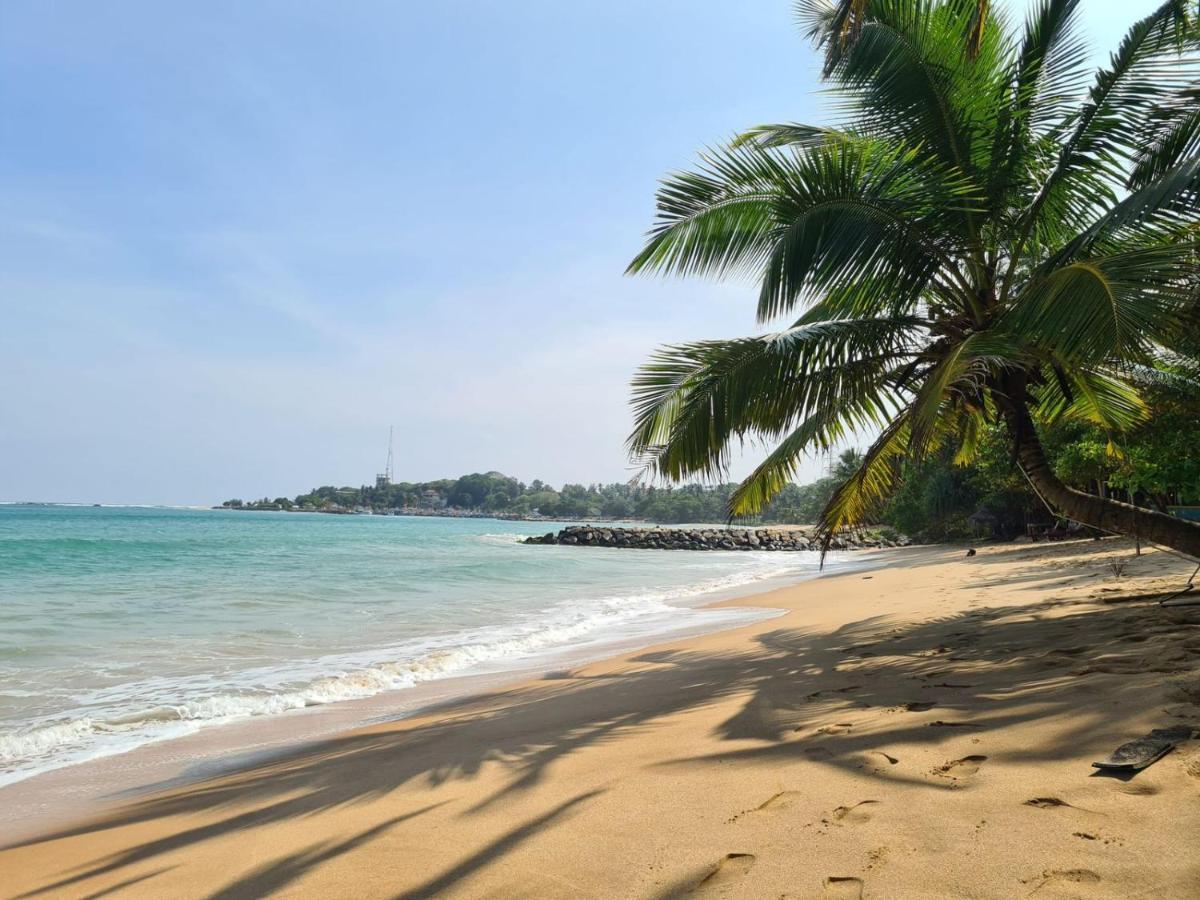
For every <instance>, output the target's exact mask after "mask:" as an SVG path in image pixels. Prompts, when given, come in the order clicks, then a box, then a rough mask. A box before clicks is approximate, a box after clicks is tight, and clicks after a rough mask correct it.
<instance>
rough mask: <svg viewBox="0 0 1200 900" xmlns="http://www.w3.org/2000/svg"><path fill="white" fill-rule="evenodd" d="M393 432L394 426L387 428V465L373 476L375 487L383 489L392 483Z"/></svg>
mask: <svg viewBox="0 0 1200 900" xmlns="http://www.w3.org/2000/svg"><path fill="white" fill-rule="evenodd" d="M394 431H395V426H392V425H389V426H388V455H387V465H386V466H384V468H383V471H382V472H380V473H379V474H378V475H376V476H375V487H376V488H385V487H387V486H388V485H390V484H391V483H392V435H393V433H394Z"/></svg>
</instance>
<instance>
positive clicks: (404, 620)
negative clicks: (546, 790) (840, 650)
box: [0, 505, 817, 783]
mask: <svg viewBox="0 0 1200 900" xmlns="http://www.w3.org/2000/svg"><path fill="white" fill-rule="evenodd" d="M552 527H554V528H557V527H558V526H557V525H552V524H550V523H545V522H537V523H533V522H502V521H497V520H491V519H444V518H408V517H401V516H396V517H392V516H331V515H320V514H301V513H293V514H285V513H271V512H228V511H214V510H194V509H177V508H133V507H117V508H108V507H106V508H94V507H72V506H31V505H3V506H0V783H6V782H11V781H15V780H19V779H21V778H23V777H26V776H28V775H30V774H34V773H36V772H38V771H43V770H46V769H50V768H56V767H59V766H62V765H66V764H69V763H72V762H76V761H80V760H84V759H89V758H94V757H98V756H104V755H109V754H113V753H119V752H122V751H125V750H128V749H131V748H133V747H136V746H138V745H139V744H143V743H147V742H150V741H155V740H161V739H164V738H169V737H173V736H177V735H182V734H186V733H189V732H191V731H194V730H196V729H198V728H201V727H204V726H210V725H217V724H221V723H225V722H230V721H234V720H236V719H242V718H247V717H251V716H271V715H280V714H285V713H290V712H291V711H294V710H298V709H302V708H304V707H308V706H314V705H320V704H326V703H330V702H334V701H338V700H347V699H353V698H360V697H367V696H371V695H374V694H378V693H381V692H384V691H395V690H403V689H404V688H407V687H411V686H413V685H416V684H418V683H421V682H426V681H431V680H435V679H442V678H447V677H450V676H456V675H468V674H481V673H495V672H503V671H509V670H517V669H529V668H530V667H536V666H537V665H539V664H542V665H546V666H550V665H552V664H553V661H554V660H555V658H559V659H562V658H566V657H564V654H566V653H574V654H580V653H586V652H592V653H595V654H597V655H598V654H600V653H602V652H603V650H604V648H605V647H610V648H611V647H612V646H614V645H615V643H616V642H621V641H624V642H628V641H630V640H634V641H644V642H645V643H650V642H651V641H652V640H653V639H654V638H656V637H658V636H665V635H668V634H671V633H677V632H679V631H683V630H697V629H707V628H718V627H723V626H726V625H729V624H734V623H737V622H741V621H747V620H748V619H749V618H753V617H754V616H755V615H757V614H758V613H757V612H756V611H753V610H746V609H725V608H718V609H697V608H695V605H696V604H698V603H702V602H705V601H707V600H709V599H712V598H713V597H714V596H716V595H717V592H721V591H725V592H737V593H746V592H747V591H746V588H747V587H748V586H751V585H754V584H755V583H762V582H764V581H765V580H767V579H771V578H773V577H776V576H793V577H794V576H795V575H797V574H801V573H804V572H808V571H815V569H816V566H817V560H816V554H809V553H765V552H764V553H758V552H742V553H697V552H686V551H654V550H647V551H620V550H605V549H597V548H572V547H544V546H525V545H522V544H520V543H519V540H520V538H521V537H523V536H525V535H530V534H538V533H543V532H545V531H547V530H549V529H550V528H552ZM763 586H765V585H763ZM751 589H753V588H751Z"/></svg>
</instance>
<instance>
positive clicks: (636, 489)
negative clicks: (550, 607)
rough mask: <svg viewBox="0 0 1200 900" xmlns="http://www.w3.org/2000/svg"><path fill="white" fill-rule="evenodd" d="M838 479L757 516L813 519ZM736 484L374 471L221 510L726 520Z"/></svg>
mask: <svg viewBox="0 0 1200 900" xmlns="http://www.w3.org/2000/svg"><path fill="white" fill-rule="evenodd" d="M838 483H840V482H839V477H835V476H830V477H826V478H822V479H819V480H818V481H816V482H814V483H812V484H809V485H803V486H801V485H794V484H790V485H786V486H784V488H783V489H782V490H781V491H780V492H779V494H778V495H777V496H776V497H775V499H774V500H773V501H772V502H771V503H770V504H768V506H767V507H766V508H765V509H764V510H763V511H762V513H761V515H759V516H757V517H755V518H756V521H757V522H761V523H762V524H764V525H772V524H779V525H795V524H802V523H806V522H814V521H816V520H817V518H818V516H819V514H820V511H821V510H822V509H823V508H824V506H825V503H826V502H827V501H828V499H829V497H830V496H831V495H832V493H833V490H834V488H835V487H836V486H837V484H838ZM736 487H737V486H736V485H735V484H684V485H679V486H658V485H651V484H641V483H636V482H633V483H631V482H620V483H612V484H600V483H597V482H593V483H591V484H570V483H568V484H564V485H562V486H561V487H558V488H556V487H554V486H552V485H550V484H547V483H546V482H544V481H541V480H540V479H534V480H533V481H531V482H529V483H528V484H526V483H525V482H522V481H519V480H517V479H516V478H513V477H511V476H509V475H505V474H503V473H502V472H494V471H493V472H475V473H473V474H470V475H463V476H460V477H459V478H444V479H438V480H434V481H423V482H412V481H393V480H392V477H391V475H390V473H389V474H383V475H378V476H376V478H375V483H374V484H364V485H362V486H360V487H349V486H343V487H337V486H334V485H324V486H322V487H318V488H314V489H313V490H311V491H308V492H307V493H304V494H299V495H297V496H295V497H282V496H281V497H275V498H271V497H262V498H260V499H255V500H242V499H237V498H235V499H231V500H226V501H225V502H224V503H222V504H220V507H219V508H224V509H236V510H247V509H249V510H265V511H282V512H293V511H298V512H324V513H332V514H335V515H400V516H432V517H441V518H455V519H474V518H480V519H502V520H507V521H516V522H661V523H664V524H680V523H686V522H724V521H726V520H727V519H728V511H729V504H730V500H731V498H732V496H733V492H734V491H735V490H736Z"/></svg>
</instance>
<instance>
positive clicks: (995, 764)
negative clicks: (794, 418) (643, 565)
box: [0, 540, 1200, 900]
mask: <svg viewBox="0 0 1200 900" xmlns="http://www.w3.org/2000/svg"><path fill="white" fill-rule="evenodd" d="M963 554H964V551H963V550H962V549H959V548H948V547H937V548H914V549H910V550H906V551H901V552H898V553H896V554H895V555H894V557H892V562H891V564H890V565H889V566H888V567H887V568H882V569H876V570H873V571H871V572H868V573H864V572H854V573H848V574H844V575H838V576H832V577H827V578H822V579H819V580H816V581H809V582H806V583H803V584H799V585H797V586H795V587H789V588H784V589H781V590H778V591H774V592H772V593H770V594H767V595H758V596H755V597H752V598H747V599H745V600H740V601H732V602H735V603H744V604H750V605H754V606H769V607H776V608H781V609H785V610H787V612H786V614H785V615H783V616H780V617H777V618H773V619H770V620H766V621H761V622H758V623H755V624H753V625H750V626H745V627H742V628H739V629H736V630H732V631H725V632H721V633H717V634H710V635H705V636H701V637H692V638H687V639H682V640H676V641H673V642H671V643H668V644H664V645H660V646H657V647H654V648H651V649H648V650H641V651H637V652H634V653H630V654H627V655H625V656H623V657H620V658H616V659H611V660H606V661H603V662H599V663H592V664H589V665H585V666H582V667H580V668H578V669H574V670H570V671H562V672H556V673H553V674H552V675H550V676H547V677H544V678H540V679H538V680H535V681H529V682H526V683H522V684H519V685H516V686H509V687H504V688H502V689H499V690H494V691H492V692H489V693H485V694H482V695H478V696H475V697H472V698H471V699H469V700H465V701H457V702H454V703H452V704H449V705H443V706H441V707H438V708H436V709H434V710H432V711H429V712H427V713H423V714H420V715H417V716H414V717H412V718H408V719H403V720H399V721H396V722H391V723H386V724H382V725H377V726H373V727H370V728H364V729H358V730H354V731H349V732H346V733H342V734H339V735H337V736H336V737H334V738H332V739H329V740H326V741H322V742H320V743H317V744H312V745H307V746H304V747H301V748H298V749H296V750H294V751H292V752H289V753H286V754H284V755H282V756H279V757H276V758H273V759H270V760H267V761H259V762H255V763H251V764H248V765H246V766H244V767H243V768H241V769H239V770H237V771H234V772H232V773H230V774H224V775H221V776H219V777H215V778H210V779H207V780H201V781H198V782H195V783H192V784H188V785H185V786H182V787H176V788H173V789H170V790H164V791H160V792H157V793H151V794H148V795H146V796H143V797H139V798H137V799H135V800H132V801H130V802H127V803H125V804H123V805H117V806H116V807H114V808H112V809H111V810H109V811H107V812H105V813H104V814H103V815H102V816H100V817H99V818H92V819H89V820H84V821H80V822H78V823H76V824H73V825H71V826H69V827H65V828H59V829H56V830H54V831H53V832H51V833H47V834H43V835H40V836H38V837H36V838H34V839H30V840H24V841H22V842H20V843H18V844H16V845H13V846H9V847H8V848H7V849H5V850H3V851H0V894H3V895H4V896H6V897H14V898H16V897H101V896H106V897H107V896H113V897H153V898H168V897H213V898H257V897H266V896H290V897H322V898H331V897H347V898H350V897H404V898H415V897H512V898H519V897H562V898H576V897H644V898H665V897H674V896H682V895H688V894H691V895H694V896H698V897H708V896H711V897H795V898H808V897H866V898H870V897H972V898H985V897H987V898H990V897H1024V896H1034V897H1036V898H1039V900H1040V898H1056V897H1154V898H1174V897H1179V898H1184V897H1196V896H1200V859H1198V858H1197V856H1196V853H1195V838H1196V835H1198V834H1200V802H1198V801H1200V742H1196V741H1191V742H1187V743H1185V744H1183V745H1181V746H1180V747H1179V748H1177V749H1176V750H1175V751H1173V752H1172V753H1170V754H1168V755H1167V756H1166V757H1165V758H1163V759H1162V760H1160V761H1159V762H1157V763H1155V764H1154V765H1152V766H1151V767H1149V768H1148V769H1146V770H1144V771H1142V772H1140V773H1138V774H1137V775H1136V776H1135V777H1132V778H1115V777H1109V776H1105V775H1103V774H1100V773H1099V772H1098V771H1097V770H1095V769H1093V768H1092V767H1091V765H1090V763H1091V762H1092V760H1094V759H1100V758H1102V757H1104V756H1105V755H1107V754H1108V753H1109V752H1110V751H1111V750H1112V749H1114V748H1115V747H1116V746H1117V745H1118V744H1120V743H1122V742H1124V741H1126V740H1129V739H1131V738H1134V737H1137V736H1139V735H1141V734H1143V733H1145V732H1146V731H1148V730H1150V729H1151V728H1156V727H1165V726H1170V725H1180V724H1188V725H1200V666H1198V665H1197V660H1198V659H1200V611H1198V609H1200V608H1196V607H1192V608H1181V609H1174V610H1168V609H1162V608H1160V607H1159V606H1158V605H1157V604H1156V603H1154V602H1151V601H1145V600H1129V601H1125V602H1122V601H1121V598H1122V597H1125V596H1130V595H1138V594H1143V593H1147V592H1153V591H1162V590H1168V589H1170V588H1173V587H1178V586H1181V585H1182V583H1183V582H1184V581H1185V580H1186V578H1187V576H1188V575H1189V574H1190V573H1191V571H1192V569H1193V568H1194V565H1190V564H1189V563H1188V562H1187V561H1186V560H1183V559H1181V558H1178V557H1176V556H1172V555H1168V554H1166V553H1163V552H1157V551H1153V550H1147V551H1145V552H1144V554H1143V555H1142V556H1141V557H1138V558H1136V559H1135V558H1133V557H1132V547H1131V546H1130V545H1129V544H1128V543H1126V542H1123V541H1117V540H1110V541H1103V542H1091V541H1081V542H1073V543H1063V544H1054V545H1045V544H1042V545H1028V544H1024V545H1006V546H991V547H985V548H982V549H980V550H979V552H978V554H977V555H976V556H974V557H971V558H965V557H964V555H963ZM1114 558H1120V559H1124V560H1128V565H1127V568H1126V571H1125V574H1124V576H1123V577H1121V578H1120V579H1116V578H1115V577H1114V575H1113V572H1112V567H1111V566H1110V564H1109V560H1111V559H1114Z"/></svg>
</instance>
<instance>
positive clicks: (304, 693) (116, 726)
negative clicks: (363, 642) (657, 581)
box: [0, 534, 798, 784]
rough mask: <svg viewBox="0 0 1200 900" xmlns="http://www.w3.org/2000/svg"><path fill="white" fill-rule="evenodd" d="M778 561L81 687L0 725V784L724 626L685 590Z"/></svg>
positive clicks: (779, 571)
mask: <svg viewBox="0 0 1200 900" xmlns="http://www.w3.org/2000/svg"><path fill="white" fill-rule="evenodd" d="M480 537H481V538H482V539H484V540H489V541H491V540H495V541H497V542H499V541H500V540H503V541H504V542H506V543H511V542H512V540H513V539H514V536H512V535H507V534H505V535H482V536H480ZM518 537H519V536H518ZM764 556H765V555H764ZM797 556H798V555H797ZM771 562H772V563H775V564H770V563H768V562H767V560H765V559H764V560H761V563H762V564H761V565H758V566H756V567H754V568H752V569H744V570H741V571H737V572H734V573H730V574H726V575H722V576H719V577H716V578H709V579H707V580H705V581H703V582H701V583H698V584H696V583H693V584H690V585H686V586H679V587H675V588H667V589H662V590H657V591H643V592H635V593H630V594H625V595H616V596H611V597H602V598H590V599H583V600H574V601H568V602H562V603H558V604H556V605H553V606H551V607H550V608H548V609H543V610H538V611H536V613H531V614H529V615H527V616H526V617H525V618H524V619H522V620H518V621H515V622H511V623H509V624H505V625H498V626H494V627H490V628H488V627H475V628H468V629H463V630H459V631H455V632H448V633H445V634H440V635H432V636H429V637H425V638H422V639H420V640H414V641H408V642H403V643H400V644H395V645H392V646H388V647H382V648H376V649H373V650H370V651H364V652H356V653H351V654H334V655H328V656H322V657H318V658H315V659H312V660H305V661H296V660H291V661H287V662H286V663H280V664H277V665H272V666H259V667H255V668H250V669H246V670H243V671H240V672H225V673H222V674H221V675H210V676H189V677H181V678H176V679H170V678H162V677H154V678H146V679H142V680H139V681H134V682H130V683H123V684H119V685H116V686H112V687H108V688H103V689H96V690H93V691H90V692H85V693H84V694H83V695H81V696H79V697H78V698H77V700H78V701H79V704H80V708H79V709H78V710H77V711H76V712H75V713H74V714H68V715H66V716H64V715H62V714H59V715H54V716H48V717H45V718H43V719H40V720H34V721H31V722H28V723H26V724H25V726H24V727H22V728H19V729H17V730H15V731H12V732H9V733H5V734H0V784H4V783H8V782H12V781H17V780H20V779H21V778H25V777H28V776H29V775H32V774H35V773H37V772H39V771H45V770H48V769H52V768H58V767H60V766H62V765H67V764H71V763H74V762H78V761H81V760H84V759H90V758H95V757H99V756H107V755H111V754H114V753H121V752H124V751H127V750H130V749H133V748H134V747H137V746H139V745H141V744H145V743H149V742H152V741H158V740H163V739H167V738H172V737H177V736H180V735H183V734H187V733H190V732H192V731H195V730H196V729H198V728H201V727H206V726H211V725H218V724H221V723H226V722H231V721H235V720H239V719H245V718H248V717H253V716H270V715H278V714H281V713H286V712H290V711H293V710H298V709H303V708H305V707H310V706H318V705H322V704H327V703H335V702H338V701H344V700H353V699H359V698H365V697H371V696H374V695H376V694H379V693H382V692H384V691H394V690H402V689H405V688H410V687H412V686H414V685H417V684H420V683H423V682H428V681H432V680H436V679H440V678H447V677H451V676H454V675H462V674H470V673H475V672H484V671H503V670H505V669H511V668H514V667H516V668H519V667H521V666H522V665H531V664H535V663H536V661H537V658H538V657H539V656H540V655H542V656H544V655H545V654H547V653H553V652H555V651H561V650H562V649H564V648H567V647H573V648H574V647H579V646H581V645H585V646H586V645H589V644H595V645H600V644H603V643H604V642H605V641H611V640H618V639H621V638H627V637H630V636H637V637H639V638H643V637H644V638H646V639H652V638H653V636H655V635H656V634H664V633H668V632H670V631H672V630H677V629H681V628H688V627H703V626H704V625H705V624H708V625H709V626H711V627H718V626H719V625H721V624H724V622H727V621H732V620H734V619H735V618H736V617H738V616H742V617H744V616H745V612H744V611H736V610H703V611H701V610H696V609H690V608H688V606H687V601H689V600H693V601H694V600H696V599H697V598H702V597H705V596H707V595H711V594H712V593H713V592H717V591H723V590H724V591H727V590H731V589H737V588H743V587H745V586H747V585H749V584H751V583H753V582H759V581H762V580H764V579H769V578H773V577H777V576H780V575H784V574H794V573H796V571H797V568H796V566H795V564H794V563H793V564H791V565H787V566H780V565H778V564H777V563H778V561H777V560H772V561H771Z"/></svg>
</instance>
